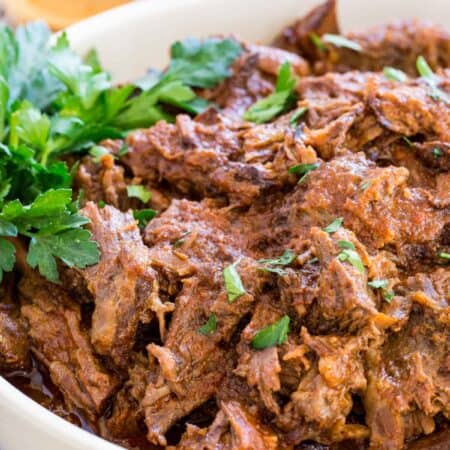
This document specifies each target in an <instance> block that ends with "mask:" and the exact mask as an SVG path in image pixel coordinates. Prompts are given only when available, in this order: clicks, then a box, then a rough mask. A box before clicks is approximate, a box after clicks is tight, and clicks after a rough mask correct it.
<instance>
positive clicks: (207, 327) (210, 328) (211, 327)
mask: <svg viewBox="0 0 450 450" xmlns="http://www.w3.org/2000/svg"><path fill="white" fill-rule="evenodd" d="M216 329H217V319H216V315H215V314H214V313H212V314H211V315H210V316H209V319H208V321H207V322H206V323H205V324H204V325H202V326H201V327H200V328H199V329H198V332H199V333H200V334H203V335H205V336H210V335H211V334H213V333H214V331H216Z"/></svg>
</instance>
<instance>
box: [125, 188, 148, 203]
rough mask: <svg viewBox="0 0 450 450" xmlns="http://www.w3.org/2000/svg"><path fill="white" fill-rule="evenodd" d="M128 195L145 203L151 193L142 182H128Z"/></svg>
mask: <svg viewBox="0 0 450 450" xmlns="http://www.w3.org/2000/svg"><path fill="white" fill-rule="evenodd" d="M127 194H128V197H131V198H138V199H139V200H140V201H141V202H142V203H147V202H148V201H149V200H150V199H151V198H152V193H151V192H150V191H149V190H148V189H147V188H146V187H145V186H143V185H142V184H130V185H129V186H127Z"/></svg>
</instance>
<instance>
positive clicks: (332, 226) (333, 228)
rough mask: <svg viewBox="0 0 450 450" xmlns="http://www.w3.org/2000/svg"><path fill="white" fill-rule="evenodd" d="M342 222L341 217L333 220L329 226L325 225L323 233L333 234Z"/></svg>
mask: <svg viewBox="0 0 450 450" xmlns="http://www.w3.org/2000/svg"><path fill="white" fill-rule="evenodd" d="M343 222H344V218H343V217H338V218H337V219H334V220H333V222H331V223H330V224H329V225H327V226H326V227H325V228H324V229H323V231H325V232H326V233H335V232H336V231H337V230H339V228H341V226H342V223H343Z"/></svg>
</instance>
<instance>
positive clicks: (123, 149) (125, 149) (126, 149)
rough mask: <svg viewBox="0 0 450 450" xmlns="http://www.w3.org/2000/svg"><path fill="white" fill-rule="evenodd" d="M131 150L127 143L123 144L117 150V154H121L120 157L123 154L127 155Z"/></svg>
mask: <svg viewBox="0 0 450 450" xmlns="http://www.w3.org/2000/svg"><path fill="white" fill-rule="evenodd" d="M129 151H130V147H128V145H127V144H123V145H122V147H120V149H119V151H118V152H117V156H119V158H120V157H121V156H125V155H126V154H127V153H128V152H129Z"/></svg>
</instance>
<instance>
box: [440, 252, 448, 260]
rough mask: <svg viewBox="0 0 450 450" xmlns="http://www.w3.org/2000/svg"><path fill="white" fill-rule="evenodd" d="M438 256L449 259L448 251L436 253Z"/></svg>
mask: <svg viewBox="0 0 450 450" xmlns="http://www.w3.org/2000/svg"><path fill="white" fill-rule="evenodd" d="M438 256H439V258H442V259H450V253H445V252H441V253H439V254H438Z"/></svg>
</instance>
